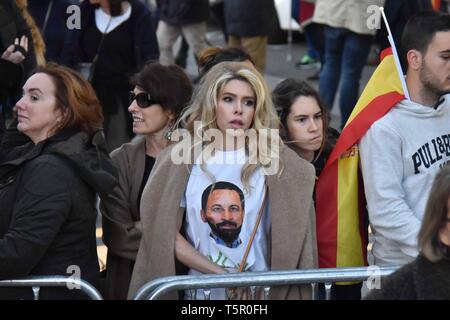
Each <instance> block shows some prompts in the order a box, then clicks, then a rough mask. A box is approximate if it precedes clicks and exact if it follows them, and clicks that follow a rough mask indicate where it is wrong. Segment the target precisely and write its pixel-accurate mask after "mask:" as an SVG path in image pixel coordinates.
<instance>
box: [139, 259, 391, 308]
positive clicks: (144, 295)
mask: <svg viewBox="0 0 450 320" xmlns="http://www.w3.org/2000/svg"><path fill="white" fill-rule="evenodd" d="M398 268H399V267H398V266H392V267H376V266H370V267H353V268H329V269H328V268H324V269H304V270H282V271H265V272H245V273H226V274H210V275H200V276H172V277H164V278H158V279H155V280H153V281H150V282H148V283H146V284H145V285H144V286H142V287H141V288H140V289H139V290H138V292H137V293H136V295H135V297H134V298H133V299H134V300H156V299H158V298H159V297H160V296H161V295H163V294H165V293H168V292H169V291H174V290H188V289H189V290H192V291H194V292H193V294H194V297H196V296H197V289H203V290H204V298H205V300H209V298H210V294H211V290H210V289H211V288H233V287H250V288H251V289H252V290H251V292H252V297H251V298H254V297H255V289H254V287H263V289H264V300H268V299H269V294H270V286H276V285H282V286H283V285H294V284H311V286H312V296H313V297H315V296H316V291H317V284H318V283H324V284H325V285H324V286H325V299H326V300H330V298H331V286H332V283H333V282H354V281H365V280H367V279H369V280H372V279H373V280H375V281H376V280H379V279H381V278H383V277H385V276H387V275H389V274H391V273H392V272H394V271H395V270H397V269H398Z"/></svg>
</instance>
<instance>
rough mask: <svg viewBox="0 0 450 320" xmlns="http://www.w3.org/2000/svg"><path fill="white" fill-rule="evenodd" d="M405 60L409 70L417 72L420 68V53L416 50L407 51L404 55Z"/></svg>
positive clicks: (421, 57)
mask: <svg viewBox="0 0 450 320" xmlns="http://www.w3.org/2000/svg"><path fill="white" fill-rule="evenodd" d="M406 59H407V61H408V65H409V68H411V69H413V70H416V71H417V70H419V69H420V68H421V67H422V59H423V56H422V53H420V52H419V51H417V50H414V49H412V50H409V51H408V53H407V54H406Z"/></svg>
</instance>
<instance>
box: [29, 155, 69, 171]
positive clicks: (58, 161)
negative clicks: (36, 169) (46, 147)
mask: <svg viewBox="0 0 450 320" xmlns="http://www.w3.org/2000/svg"><path fill="white" fill-rule="evenodd" d="M28 164H29V165H31V166H45V165H48V166H54V167H61V168H68V169H72V167H73V166H72V165H71V164H70V163H68V162H67V161H66V160H64V159H63V158H62V157H61V156H59V155H56V154H53V153H43V154H40V155H39V156H37V157H35V158H33V159H31V160H30V161H29V162H28Z"/></svg>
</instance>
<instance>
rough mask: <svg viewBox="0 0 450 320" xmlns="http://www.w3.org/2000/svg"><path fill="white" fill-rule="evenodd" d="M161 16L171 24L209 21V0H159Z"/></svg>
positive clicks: (181, 24)
mask: <svg viewBox="0 0 450 320" xmlns="http://www.w3.org/2000/svg"><path fill="white" fill-rule="evenodd" d="M156 2H157V4H158V11H159V15H160V16H159V18H160V19H161V20H162V21H164V22H167V23H168V24H171V25H176V26H183V25H187V24H192V23H200V22H203V21H207V20H208V18H209V1H208V0H157V1H156Z"/></svg>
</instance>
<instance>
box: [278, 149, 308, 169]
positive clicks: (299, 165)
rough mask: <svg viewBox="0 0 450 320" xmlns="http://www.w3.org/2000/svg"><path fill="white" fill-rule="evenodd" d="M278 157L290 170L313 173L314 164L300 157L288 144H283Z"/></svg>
mask: <svg viewBox="0 0 450 320" xmlns="http://www.w3.org/2000/svg"><path fill="white" fill-rule="evenodd" d="M280 159H281V160H282V161H283V163H284V165H285V167H286V168H287V169H288V170H290V171H294V172H298V173H303V174H308V173H310V174H313V175H314V171H315V169H314V166H313V165H312V164H311V163H310V162H309V161H306V160H305V159H303V158H302V157H300V156H299V155H298V154H297V153H295V151H293V150H292V149H291V148H289V147H288V146H283V148H282V150H281V152H280Z"/></svg>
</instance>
